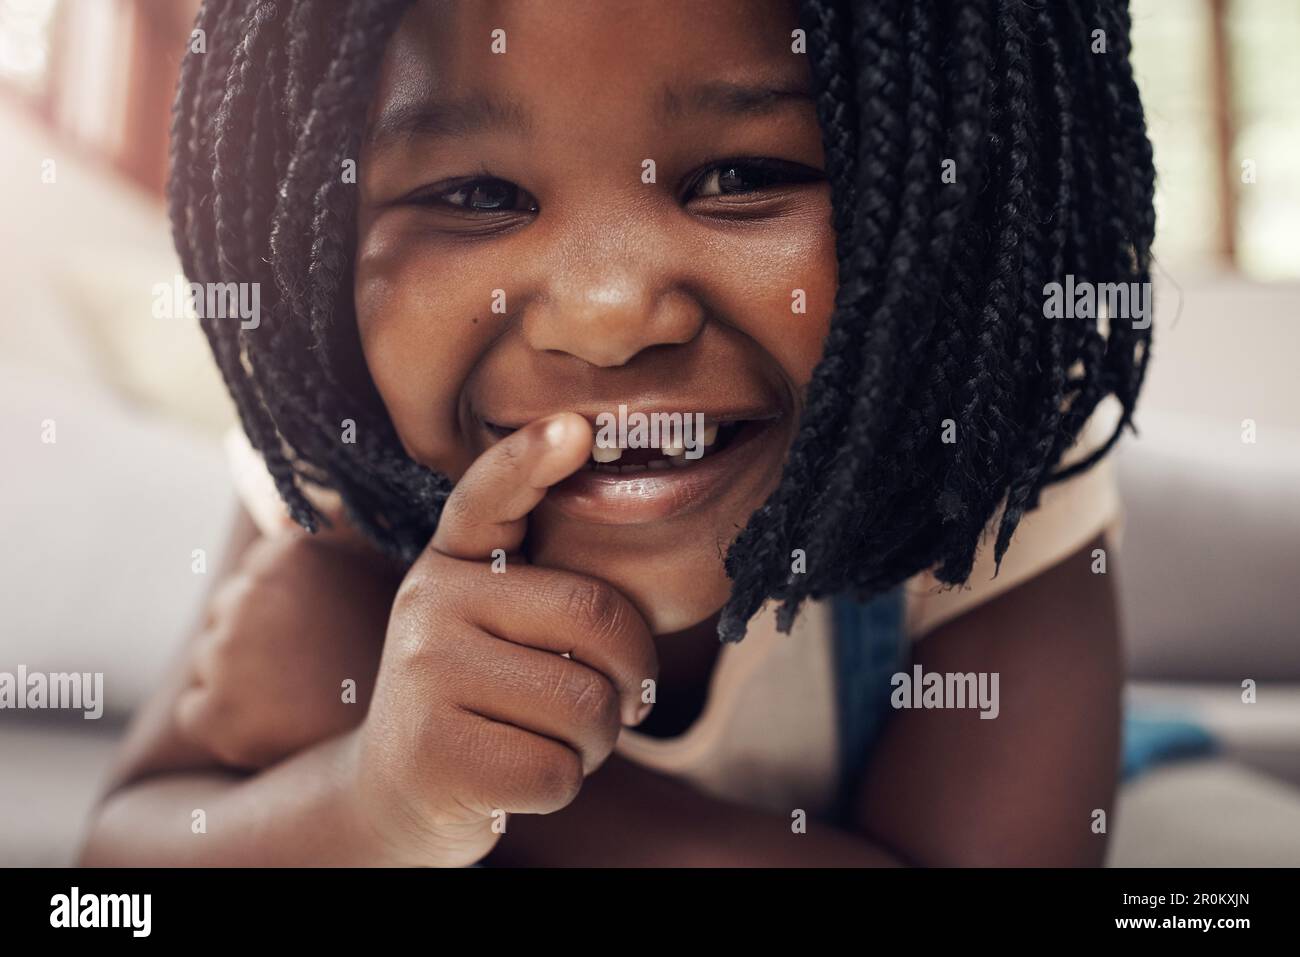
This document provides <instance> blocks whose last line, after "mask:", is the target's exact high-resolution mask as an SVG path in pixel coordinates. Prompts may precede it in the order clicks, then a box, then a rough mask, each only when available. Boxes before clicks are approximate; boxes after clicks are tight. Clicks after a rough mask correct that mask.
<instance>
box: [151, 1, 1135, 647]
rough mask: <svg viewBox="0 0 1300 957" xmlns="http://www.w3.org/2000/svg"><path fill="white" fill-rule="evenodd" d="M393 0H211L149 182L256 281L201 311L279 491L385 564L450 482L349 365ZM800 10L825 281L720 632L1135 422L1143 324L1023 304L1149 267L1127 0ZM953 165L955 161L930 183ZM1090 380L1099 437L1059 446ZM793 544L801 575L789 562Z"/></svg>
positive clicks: (225, 278)
mask: <svg viewBox="0 0 1300 957" xmlns="http://www.w3.org/2000/svg"><path fill="white" fill-rule="evenodd" d="M408 2H409V0H354V2H351V3H348V4H346V5H344V4H343V3H339V2H329V3H326V2H325V0H206V2H205V3H204V5H203V7H202V9H201V10H200V12H199V16H198V20H197V22H196V26H197V27H198V28H199V29H202V30H203V31H204V33H205V35H206V41H207V52H206V53H203V54H191V55H189V56H187V57H186V58H185V61H184V63H183V65H182V70H181V81H180V88H179V91H178V93H177V98H176V107H175V113H174V117H173V126H172V174H171V187H170V204H169V209H170V214H171V220H172V228H173V235H174V238H175V241H176V246H177V249H178V250H179V252H180V256H181V262H182V265H183V268H184V270H185V273H186V274H187V276H189V277H190V279H191V280H193V281H196V282H232V281H233V282H257V283H259V285H260V293H261V307H262V315H261V325H260V326H259V327H258V328H257V329H247V330H241V329H240V327H239V323H238V322H235V321H232V320H221V319H214V318H212V317H206V318H204V320H203V328H204V331H205V332H206V334H207V336H208V339H209V341H210V342H211V345H212V349H213V353H214V355H215V357H216V359H217V364H218V366H219V367H220V370H221V373H222V376H223V377H224V379H225V381H226V384H227V386H228V388H229V389H230V392H231V394H232V396H233V397H234V399H235V404H236V407H237V408H238V410H239V415H240V420H241V423H242V425H243V427H244V429H245V431H246V432H247V433H248V435H249V437H250V440H251V441H252V443H253V444H254V446H255V447H256V448H257V449H258V450H259V451H260V452H261V453H262V455H263V456H264V458H265V459H266V462H267V467H268V469H269V470H270V472H271V474H272V476H273V477H274V479H275V483H276V486H277V488H278V489H279V491H280V494H281V495H282V496H283V497H284V499H285V501H286V503H287V504H288V507H289V510H290V513H291V514H292V515H293V517H294V518H295V520H297V521H298V522H300V523H301V524H303V525H304V526H306V527H309V528H315V527H317V526H318V525H319V523H320V522H321V521H322V520H323V517H322V516H321V515H320V514H318V512H317V510H316V508H315V506H314V505H313V504H312V501H311V499H310V498H309V497H308V496H307V494H306V493H305V491H304V488H305V486H306V483H309V482H310V483H317V484H320V485H323V486H326V487H328V488H332V489H334V490H336V491H337V492H338V493H339V494H340V496H341V498H342V500H343V502H344V505H345V506H346V508H347V512H348V515H349V517H350V519H351V520H352V521H353V522H355V523H356V525H357V526H358V527H359V528H361V529H362V530H363V531H364V532H365V533H366V534H367V535H369V536H370V537H371V538H372V539H373V540H374V541H375V542H376V544H378V545H379V546H380V547H381V548H383V549H384V550H385V551H386V552H387V553H389V554H391V555H393V556H396V557H398V558H399V559H402V560H405V561H410V560H413V558H414V557H415V556H416V555H417V554H418V552H419V550H420V549H421V548H422V547H423V546H424V545H425V543H426V542H427V541H428V538H429V536H430V535H431V534H432V531H433V528H434V527H435V525H436V522H437V519H438V515H439V512H440V509H441V507H442V503H443V502H444V501H445V499H446V496H447V494H448V493H449V492H450V489H451V483H450V482H449V480H448V479H447V478H446V477H445V476H441V475H438V474H435V473H433V472H431V471H429V470H428V469H426V468H424V467H423V466H420V465H419V464H417V463H415V462H413V461H412V460H411V459H410V458H409V457H408V456H407V455H406V454H405V452H404V451H403V449H402V446H401V443H400V442H399V441H398V438H397V435H396V432H395V430H394V428H393V425H392V422H391V421H390V419H389V418H388V416H387V414H386V412H385V410H384V408H383V404H382V402H381V401H380V399H379V396H378V393H377V391H376V389H375V387H374V384H373V382H372V381H371V379H370V377H369V374H368V372H367V370H366V368H365V364H364V358H363V356H362V353H361V349H360V342H359V336H358V332H357V329H356V323H355V316H354V313H353V306H352V294H351V292H352V290H351V286H352V257H353V253H354V248H353V245H354V239H353V236H352V233H353V229H354V221H355V202H356V197H355V190H354V188H353V187H352V186H351V185H350V184H347V183H344V182H343V179H342V175H341V174H342V170H341V167H342V164H343V162H344V161H345V160H348V159H355V158H356V156H357V153H358V150H359V144H360V137H361V135H362V127H363V124H364V116H365V111H366V109H367V105H368V102H369V98H370V96H371V94H372V90H373V84H374V80H375V77H376V74H377V70H378V65H379V61H380V58H381V57H382V55H383V49H384V46H385V44H386V41H387V38H388V36H389V35H390V34H391V32H392V31H393V30H394V29H395V27H396V24H397V21H398V19H399V17H400V16H401V14H402V12H403V11H404V10H405V8H406V6H407V4H408ZM800 24H801V25H802V26H803V27H804V29H805V30H806V32H807V38H808V55H809V63H810V67H811V74H812V80H813V92H814V96H815V102H816V107H817V115H818V119H819V121H820V123H821V126H822V131H823V143H824V147H825V156H826V176H827V180H828V181H829V183H830V189H831V196H832V203H833V210H834V212H833V214H832V226H833V227H834V229H835V232H836V255H837V258H838V269H839V287H838V289H837V293H836V300H835V309H834V314H833V316H832V320H831V327H830V331H829V333H828V335H827V339H826V343H825V353H824V357H823V360H822V362H821V363H819V365H818V367H817V368H816V370H814V373H813V376H812V380H811V382H810V384H809V386H808V389H807V393H806V396H805V413H804V417H803V419H802V421H801V422H800V424H799V429H798V431H797V434H796V435H795V438H794V441H793V444H792V446H791V449H790V453H789V456H788V458H787V462H786V469H785V473H784V475H783V478H782V482H781V484H780V486H779V487H778V488H777V489H776V491H775V492H774V493H773V494H772V496H771V497H770V498H769V499H768V501H767V502H766V503H764V505H763V506H762V507H761V508H760V509H759V510H758V511H757V512H756V513H755V514H754V516H753V517H752V518H751V519H750V521H749V523H748V524H747V525H746V527H745V528H744V529H743V530H741V532H740V534H739V536H738V537H737V539H736V541H735V542H734V543H733V544H732V546H731V547H730V549H729V550H728V551H727V555H726V568H727V573H728V575H729V576H730V577H731V579H732V582H733V588H732V596H731V600H730V601H729V603H728V605H727V607H726V608H725V609H724V610H723V615H722V620H721V624H720V626H719V631H720V634H721V636H722V637H723V638H725V639H732V640H734V639H738V638H740V637H741V636H742V635H743V634H744V630H745V626H746V623H747V622H748V620H749V618H750V617H751V616H752V615H753V614H754V612H755V611H757V610H758V608H759V607H760V606H761V605H762V603H763V602H764V601H765V600H768V599H777V600H779V601H781V602H782V603H783V604H782V606H781V609H780V616H779V618H780V622H781V625H782V626H783V627H788V626H789V624H790V621H791V620H792V618H793V616H794V614H795V613H796V612H797V610H798V608H799V606H800V605H801V603H802V602H803V601H804V600H805V599H808V598H818V597H823V596H827V595H831V594H836V593H840V592H849V593H852V594H854V595H856V596H858V597H860V598H867V597H870V596H872V595H874V594H877V593H879V592H881V591H883V590H885V589H888V588H891V587H893V586H894V585H897V584H898V583H900V582H902V581H903V580H905V579H907V578H908V577H910V576H912V575H914V574H916V573H917V572H919V571H922V570H925V569H932V570H933V571H934V572H935V574H936V576H937V577H938V578H939V579H940V580H941V581H944V582H948V583H952V584H956V583H959V582H962V581H964V580H965V579H966V578H967V577H968V576H969V574H970V570H971V567H972V565H973V562H974V556H975V554H976V551H977V548H978V547H979V545H980V542H981V536H982V533H983V532H984V530H985V529H986V528H987V527H988V526H989V525H990V523H991V522H993V521H994V520H996V522H997V539H996V542H995V545H994V555H995V558H996V559H997V560H998V561H1001V558H1002V556H1003V554H1004V553H1005V551H1006V549H1007V548H1008V546H1009V545H1010V543H1011V540H1012V535H1013V533H1014V532H1015V529H1016V526H1017V524H1018V522H1019V521H1020V519H1021V518H1022V516H1023V515H1024V514H1025V513H1026V512H1027V511H1029V510H1031V509H1033V508H1034V507H1036V506H1037V504H1038V500H1039V496H1040V494H1041V492H1042V490H1043V488H1044V487H1045V486H1047V485H1048V484H1050V483H1052V482H1057V481H1061V480H1063V479H1065V478H1068V477H1070V476H1072V475H1075V474H1077V473H1079V472H1080V471H1082V470H1084V469H1086V468H1089V467H1091V466H1092V465H1093V464H1095V462H1097V461H1098V460H1100V458H1101V457H1102V456H1103V455H1105V454H1106V453H1107V452H1108V451H1109V450H1110V448H1111V447H1112V446H1113V445H1114V443H1115V441H1116V440H1117V439H1118V437H1119V435H1120V434H1121V432H1122V430H1123V429H1125V428H1126V427H1127V428H1131V427H1132V415H1133V411H1134V407H1135V404H1136V401H1137V396H1138V393H1139V391H1140V389H1141V385H1142V381H1143V377H1144V374H1145V370H1146V365H1147V362H1148V360H1149V358H1150V338H1151V333H1150V329H1149V328H1148V329H1138V328H1134V327H1133V325H1132V323H1130V322H1127V321H1116V320H1112V321H1110V322H1109V323H1108V324H1107V323H1099V322H1098V321H1097V320H1096V319H1084V318H1078V319H1069V320H1066V319H1059V320H1054V319H1047V318H1045V316H1044V310H1043V287H1044V285H1045V284H1046V283H1049V282H1064V280H1065V276H1066V274H1073V275H1074V277H1075V279H1076V282H1091V283H1095V284H1102V283H1132V282H1138V283H1142V282H1146V281H1148V278H1149V269H1150V262H1151V242H1152V239H1153V235H1154V231H1155V214H1154V209H1153V205H1152V195H1153V188H1154V172H1153V167H1152V158H1151V146H1150V143H1149V142H1148V140H1147V136H1146V129H1145V124H1144V120H1143V112H1142V104H1141V99H1140V97H1139V95H1138V91H1137V88H1136V85H1135V84H1134V81H1133V73H1132V70H1131V67H1130V64H1129V54H1130V49H1129V16H1128V10H1127V4H1126V2H1124V0H1079V2H1070V3H1064V2H1062V3H1045V4H1039V5H1027V4H1024V3H1022V2H1020V0H932V2H926V3H920V2H904V0H877V2H872V3H870V4H863V3H859V2H855V0H804V2H802V3H801V4H800ZM1097 29H1101V30H1104V31H1105V36H1106V43H1107V48H1108V49H1107V52H1106V53H1104V54H1102V53H1093V52H1091V49H1090V46H1091V43H1092V32H1093V31H1094V30H1097ZM945 160H952V161H953V162H954V164H955V172H956V176H957V179H956V182H953V183H946V182H943V181H942V180H941V173H942V166H941V164H942V163H943V161H945ZM1112 395H1113V396H1115V397H1116V398H1117V399H1118V402H1119V405H1120V407H1121V415H1120V421H1119V423H1118V425H1117V426H1116V428H1115V431H1114V432H1113V433H1112V435H1111V436H1110V437H1109V438H1108V439H1107V441H1106V442H1105V443H1104V444H1103V445H1102V446H1101V447H1100V448H1099V449H1097V450H1096V451H1095V452H1093V453H1092V454H1090V455H1088V456H1087V457H1085V458H1084V459H1082V460H1081V461H1079V462H1077V463H1075V464H1073V465H1071V466H1069V467H1061V466H1060V460H1061V458H1062V456H1063V455H1064V453H1065V452H1066V451H1067V450H1068V449H1069V448H1070V447H1071V446H1072V445H1073V444H1074V442H1075V440H1076V439H1077V438H1078V436H1079V434H1080V432H1081V430H1082V429H1083V426H1084V424H1085V423H1086V422H1087V420H1088V418H1089V417H1090V416H1091V415H1092V413H1093V411H1094V410H1095V409H1096V407H1097V406H1098V404H1099V403H1100V402H1101V401H1102V400H1103V399H1105V398H1106V397H1108V396H1112ZM345 419H351V420H353V421H354V422H355V423H356V439H357V441H356V442H355V444H348V443H344V442H342V441H341V437H340V432H341V428H342V423H343V421H344V420H345ZM945 420H952V421H953V423H955V427H956V442H955V443H951V444H950V443H946V442H944V441H943V440H942V438H941V436H942V434H943V431H944V429H943V423H944V422H945ZM999 510H1001V515H1000V517H998V513H999ZM796 548H798V549H803V550H804V551H805V553H806V555H807V562H808V570H807V573H806V574H791V571H790V569H791V560H792V556H791V553H792V551H793V550H794V549H796Z"/></svg>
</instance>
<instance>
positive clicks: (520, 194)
mask: <svg viewBox="0 0 1300 957" xmlns="http://www.w3.org/2000/svg"><path fill="white" fill-rule="evenodd" d="M410 202H412V203H414V204H416V205H418V206H432V207H442V208H449V209H451V210H455V211H456V212H460V213H469V214H471V215H475V214H478V215H483V214H489V215H490V214H492V213H535V212H537V200H536V199H534V198H533V197H532V195H530V194H529V193H528V192H527V191H526V190H523V189H520V188H519V187H518V186H516V185H515V184H514V183H510V182H507V181H506V180H503V179H496V178H495V177H480V178H479V179H471V180H462V181H461V182H459V183H456V184H454V185H452V186H450V187H447V188H443V189H441V190H439V191H437V192H425V193H421V194H419V195H416V196H413V197H412V198H411V200H410Z"/></svg>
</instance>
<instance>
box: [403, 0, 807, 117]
mask: <svg viewBox="0 0 1300 957" xmlns="http://www.w3.org/2000/svg"><path fill="white" fill-rule="evenodd" d="M797 27H798V22H797V16H796V5H795V3H794V2H793V0H710V2H708V3H702V2H699V0H598V2H593V0H417V2H416V3H414V4H413V5H412V7H411V9H410V10H409V11H408V13H407V14H406V15H405V17H404V18H403V19H402V21H401V24H400V25H399V27H398V29H397V31H396V33H395V34H394V36H393V38H392V40H391V42H390V44H389V48H388V52H387V54H386V56H385V60H384V66H383V70H382V74H381V79H380V87H379V91H378V94H379V95H378V99H379V101H380V102H383V101H385V100H387V99H392V98H407V97H411V96H428V95H431V94H433V93H435V92H436V93H438V94H440V95H449V94H459V95H465V94H469V93H472V92H476V91H495V92H498V93H503V92H510V93H511V94H512V96H513V97H515V98H533V99H539V100H545V99H547V98H552V97H553V98H555V99H556V100H563V99H565V98H568V97H585V96H592V97H595V96H599V95H600V94H602V93H609V92H610V91H611V87H613V88H615V89H616V90H617V91H618V92H621V93H623V94H628V93H633V92H636V91H638V90H640V91H645V90H648V89H649V88H650V87H651V86H652V85H653V86H655V87H656V88H662V85H663V84H664V81H665V80H666V79H671V78H676V79H682V80H689V79H690V78H692V77H695V78H706V77H707V78H711V79H736V80H740V79H749V80H753V79H755V78H762V79H765V80H767V81H770V82H772V83H776V84H779V83H781V82H783V81H789V80H790V79H792V74H798V73H799V72H801V70H806V65H805V64H804V63H803V61H804V59H805V58H804V57H802V56H792V50H791V47H792V38H791V32H792V31H793V30H795V29H796V28H797Z"/></svg>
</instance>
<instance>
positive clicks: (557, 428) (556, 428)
mask: <svg viewBox="0 0 1300 957" xmlns="http://www.w3.org/2000/svg"><path fill="white" fill-rule="evenodd" d="M568 431H569V423H568V422H567V421H565V419H564V416H562V415H561V416H556V417H555V418H554V419H552V420H551V421H550V422H548V423H546V431H545V432H543V433H542V438H543V439H544V440H545V442H546V444H547V445H549V446H550V447H551V448H553V449H558V448H560V447H561V446H562V445H564V436H565V435H566V434H567V433H568Z"/></svg>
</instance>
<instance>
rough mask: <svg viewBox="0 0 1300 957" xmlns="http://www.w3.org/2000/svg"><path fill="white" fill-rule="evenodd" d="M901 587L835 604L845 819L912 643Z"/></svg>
mask: <svg viewBox="0 0 1300 957" xmlns="http://www.w3.org/2000/svg"><path fill="white" fill-rule="evenodd" d="M903 607H904V603H903V589H902V587H901V586H900V587H898V588H895V589H893V590H892V591H889V592H886V593H884V594H882V595H879V596H878V597H876V598H874V599H873V600H871V601H870V602H867V603H865V604H864V603H861V602H857V601H853V600H852V599H849V598H836V599H835V600H834V602H833V603H832V611H833V618H834V628H835V635H834V649H835V700H836V713H837V716H838V729H837V730H838V733H839V759H840V775H839V785H840V786H839V795H838V801H837V811H836V815H835V816H836V819H837V820H838V821H840V822H841V823H847V822H848V821H849V820H850V816H851V814H852V802H853V798H854V796H855V794H856V792H857V788H858V785H859V783H860V782H861V779H862V772H863V770H864V769H865V767H866V764H867V757H868V754H869V753H870V750H871V747H872V745H873V744H874V743H875V740H876V738H877V736H878V735H879V734H880V731H881V729H882V728H883V727H884V724H885V721H886V719H887V718H888V717H889V711H890V709H889V696H890V690H891V684H890V681H891V679H892V678H893V676H894V675H895V674H896V673H897V672H898V671H899V670H901V669H903V668H905V667H906V664H907V658H908V656H909V653H910V648H909V646H908V644H907V642H906V640H905V637H906V636H905V634H904V629H903Z"/></svg>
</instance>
